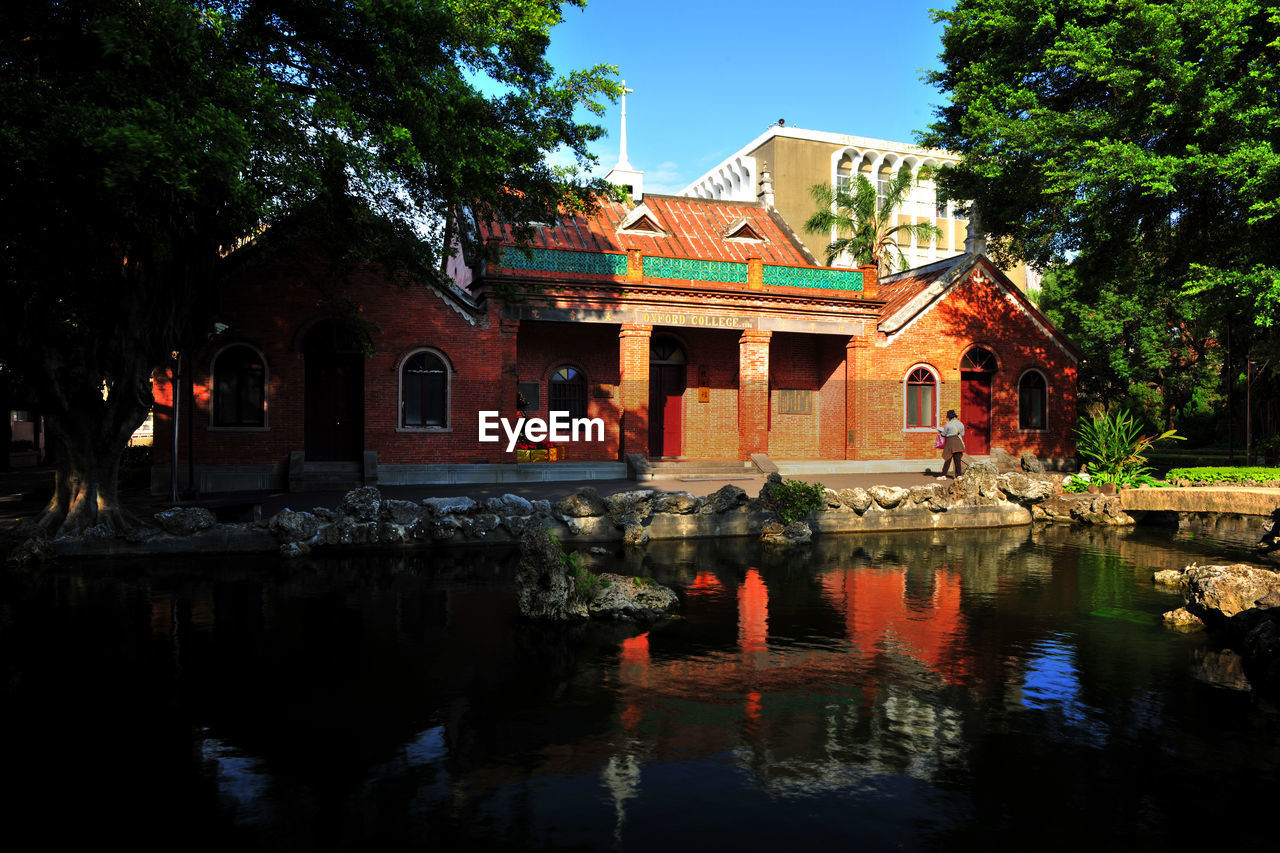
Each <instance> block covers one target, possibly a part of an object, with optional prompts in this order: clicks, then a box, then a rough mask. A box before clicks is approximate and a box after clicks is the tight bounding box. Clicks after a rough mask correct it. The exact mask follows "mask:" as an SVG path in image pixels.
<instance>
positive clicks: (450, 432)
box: [154, 196, 1078, 492]
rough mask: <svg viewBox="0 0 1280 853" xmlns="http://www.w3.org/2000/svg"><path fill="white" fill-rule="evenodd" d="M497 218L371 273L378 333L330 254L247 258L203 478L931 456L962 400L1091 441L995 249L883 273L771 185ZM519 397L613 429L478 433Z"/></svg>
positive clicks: (206, 386) (202, 403)
mask: <svg viewBox="0 0 1280 853" xmlns="http://www.w3.org/2000/svg"><path fill="white" fill-rule="evenodd" d="M766 198H767V196H766ZM481 230H482V233H481V235H480V236H481V237H482V238H483V239H485V240H486V241H487V242H489V244H490V245H491V247H492V248H493V249H494V254H495V256H496V257H497V258H498V260H497V262H494V263H488V264H485V263H483V262H478V261H477V262H473V263H468V261H469V260H471V259H468V258H464V257H458V258H455V259H454V261H453V263H452V264H451V266H450V274H451V276H452V280H453V286H452V287H449V288H446V289H440V288H437V287H431V286H427V285H424V284H421V283H416V282H411V281H404V280H399V279H392V278H389V277H387V276H384V275H380V274H378V273H377V272H375V271H373V270H364V271H362V272H361V273H360V274H359V275H357V276H356V278H355V281H354V282H353V286H352V287H351V289H350V290H349V291H347V292H346V296H347V297H348V298H350V299H351V300H353V301H354V303H355V305H356V306H357V311H358V316H359V318H360V323H359V325H361V326H363V327H364V328H365V329H366V330H368V334H367V337H366V338H364V339H362V338H361V335H360V333H359V332H358V330H357V328H356V327H355V326H354V325H352V324H350V323H348V322H346V321H344V320H338V319H335V318H334V317H332V316H331V315H330V314H329V313H328V312H327V311H326V309H325V308H324V307H323V306H324V305H325V304H326V303H325V302H324V301H323V300H322V299H321V296H320V289H318V288H317V287H316V284H315V281H316V278H317V276H320V275H321V273H320V272H319V271H318V269H307V268H303V267H297V266H293V267H285V266H280V267H278V268H275V269H273V270H271V271H265V270H264V271H260V272H259V273H257V274H256V276H255V277H254V278H253V279H252V280H246V281H244V282H243V283H242V285H241V286H240V287H239V288H237V291H236V293H234V294H232V297H231V298H230V299H228V300H227V303H226V304H227V305H228V306H230V307H229V308H228V310H226V311H225V312H224V313H223V315H222V316H220V318H219V319H220V320H221V321H222V322H223V323H225V324H226V327H227V328H226V330H225V331H224V332H222V333H221V334H219V335H218V336H217V337H216V338H215V339H214V340H213V341H212V342H211V343H210V345H209V346H208V347H207V348H206V349H205V351H203V352H201V353H198V354H197V355H196V356H195V358H194V359H193V364H194V370H193V371H192V374H193V379H194V382H193V388H192V390H191V393H189V394H188V393H187V392H185V391H183V392H182V393H180V398H181V399H182V400H183V401H184V402H183V405H182V407H181V409H182V411H181V414H180V427H179V441H178V466H177V467H178V474H179V481H180V483H181V484H182V485H184V486H185V485H186V483H187V482H188V481H194V482H195V483H196V484H197V486H198V487H199V488H200V490H201V491H206V492H207V491H218V490H226V489H249V488H279V487H282V486H284V485H286V484H290V483H292V484H293V485H294V486H298V485H302V484H304V483H305V484H310V485H314V484H317V483H319V482H323V481H324V480H326V479H329V480H332V481H334V482H335V483H336V482H339V481H340V482H344V483H349V482H356V481H364V482H381V483H414V482H419V483H423V482H480V481H494V480H517V479H526V478H554V477H561V478H586V477H593V476H596V477H613V476H624V472H625V470H626V468H625V460H626V458H627V456H628V454H639V455H641V456H643V457H649V458H655V457H658V458H664V457H671V458H681V459H717V460H745V459H748V458H750V456H751V455H752V454H768V455H769V457H770V458H771V459H773V460H774V461H775V462H776V463H778V464H779V465H780V466H781V467H782V470H783V472H784V473H788V472H796V473H799V472H802V471H808V470H923V469H924V468H925V467H926V466H929V465H933V466H935V467H936V466H937V464H938V452H937V451H936V450H934V436H935V435H936V427H937V426H938V425H940V424H941V423H942V421H943V419H944V417H945V412H946V411H947V409H951V408H953V409H956V410H957V411H959V412H961V418H962V420H964V422H965V423H966V425H967V428H968V435H967V441H968V446H969V452H970V455H977V456H982V455H983V454H985V453H986V452H987V450H988V448H1003V449H1004V450H1007V451H1009V452H1010V453H1013V454H1015V455H1016V454H1018V453H1020V452H1021V451H1023V450H1032V451H1034V452H1036V453H1037V454H1039V455H1040V456H1041V457H1046V458H1050V459H1054V458H1057V459H1064V458H1068V457H1070V456H1072V454H1073V452H1074V451H1073V446H1072V443H1071V437H1070V435H1071V430H1072V428H1073V426H1074V424H1075V419H1076V402H1075V395H1076V363H1077V358H1078V355H1077V351H1076V350H1075V348H1074V347H1073V346H1072V345H1071V343H1070V342H1069V341H1067V340H1066V339H1065V338H1063V336H1062V335H1061V334H1060V333H1059V332H1057V331H1056V330H1055V329H1054V328H1053V327H1052V325H1051V324H1050V323H1049V322H1048V321H1047V320H1046V319H1045V318H1044V316H1043V315H1042V314H1040V312H1039V311H1038V310H1037V309H1036V308H1035V306H1034V305H1032V304H1031V303H1030V302H1029V301H1027V299H1026V298H1025V296H1023V295H1022V293H1021V292H1020V291H1019V290H1018V289H1017V288H1016V287H1014V286H1013V285H1012V284H1011V283H1010V282H1009V281H1008V279H1007V278H1005V276H1004V275H1003V274H1002V273H1001V272H1000V271H999V270H998V269H997V268H996V267H995V266H994V265H993V264H992V263H991V262H990V261H989V260H988V259H987V258H986V257H985V256H983V255H981V254H966V255H961V256H958V257H954V258H950V259H947V260H943V261H938V262H936V263H934V264H931V265H929V266H926V267H921V268H918V269H915V270H908V271H907V272H904V273H899V274H897V275H894V276H891V277H888V278H886V279H883V280H880V281H877V280H876V277H875V271H874V269H871V268H864V269H855V270H848V269H830V268H825V267H820V266H818V265H817V264H816V263H815V261H814V258H813V257H812V255H810V254H809V253H808V251H807V250H806V249H805V248H804V246H803V244H802V243H801V242H800V241H799V240H798V239H797V238H796V235H795V234H794V233H793V232H792V231H791V230H790V229H789V228H788V227H787V225H786V224H785V223H784V222H783V220H782V219H781V218H780V217H779V215H778V214H777V213H776V211H774V210H772V209H771V207H769V206H768V205H766V204H754V203H749V202H735V201H725V200H711V199H697V198H677V197H665V196H648V197H646V198H645V199H644V201H643V202H642V203H631V204H624V203H620V202H614V201H606V202H603V203H602V205H601V207H600V209H599V210H598V211H597V212H596V213H594V214H592V215H590V216H576V217H569V218H566V219H564V220H563V221H561V222H559V223H556V224H554V225H551V226H541V227H538V228H537V229H536V234H535V237H534V240H533V242H532V245H531V246H529V247H528V248H523V249H522V248H519V247H517V246H516V245H515V241H514V240H513V239H512V235H511V232H510V230H509V229H505V228H487V229H486V228H482V229H481ZM369 349H371V350H372V352H371V353H370V352H368V350H369ZM170 389H171V384H170V380H169V378H168V377H162V378H160V379H158V380H157V382H156V388H155V391H156V396H157V400H158V401H159V403H160V406H159V408H158V410H159V411H160V413H161V416H160V417H159V418H158V424H157V438H156V450H155V460H156V461H155V469H154V471H155V485H156V486H157V488H163V487H164V486H165V485H166V484H167V483H168V478H169V459H168V457H169V446H170V445H169V441H170V438H169V435H170V433H169V425H170V423H171V420H170V416H169V414H168V409H167V404H168V403H169V399H170V397H171V390H170ZM519 400H523V402H524V404H525V405H524V414H525V415H526V416H528V417H539V418H546V417H547V416H548V413H549V412H550V411H567V412H569V413H570V414H571V416H573V417H585V418H599V419H600V420H601V421H603V424H604V430H603V438H602V440H593V441H577V442H559V443H558V445H559V446H558V448H557V449H558V451H559V453H560V455H561V456H562V461H558V462H555V463H546V464H542V463H517V462H516V453H515V452H513V451H509V450H508V441H507V439H506V438H505V436H503V437H502V438H501V440H500V441H495V442H482V441H480V440H479V436H480V426H481V424H480V417H481V415H480V413H481V412H484V411H490V412H492V411H497V412H500V413H501V414H502V415H503V416H505V417H507V418H509V419H511V420H513V421H514V420H515V418H516V416H517V406H518V401H519ZM498 434H499V435H500V436H501V435H502V433H501V430H499V433H498Z"/></svg>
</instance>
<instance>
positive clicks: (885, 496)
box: [867, 486, 911, 509]
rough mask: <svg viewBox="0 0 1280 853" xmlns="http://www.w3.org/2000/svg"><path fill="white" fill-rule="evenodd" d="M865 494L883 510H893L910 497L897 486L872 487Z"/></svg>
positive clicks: (909, 493)
mask: <svg viewBox="0 0 1280 853" xmlns="http://www.w3.org/2000/svg"><path fill="white" fill-rule="evenodd" d="M867 493H868V494H869V495H871V498H872V500H874V501H875V502H876V503H878V504H879V505H880V506H882V507H884V508H885V509H893V508H894V507H896V506H898V505H899V504H900V503H902V502H903V501H904V500H906V499H907V498H908V497H910V496H911V492H910V491H908V490H907V489H902V488H899V487H897V486H872V487H871V488H869V489H867Z"/></svg>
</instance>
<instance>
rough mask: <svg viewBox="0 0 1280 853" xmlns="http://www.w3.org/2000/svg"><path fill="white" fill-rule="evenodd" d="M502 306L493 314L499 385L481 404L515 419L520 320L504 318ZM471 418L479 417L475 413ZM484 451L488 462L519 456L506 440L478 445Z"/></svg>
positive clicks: (512, 460) (513, 459)
mask: <svg viewBox="0 0 1280 853" xmlns="http://www.w3.org/2000/svg"><path fill="white" fill-rule="evenodd" d="M500 312H501V307H496V309H495V311H494V313H495V314H497V315H498V316H497V317H495V318H493V319H497V321H498V353H497V355H498V377H497V379H498V381H497V387H496V388H492V389H490V390H489V394H488V396H489V403H486V404H485V405H483V406H481V407H480V408H483V409H493V408H496V409H497V410H498V411H499V413H500V416H501V417H504V418H515V417H516V416H517V412H516V406H517V396H518V393H519V392H518V389H517V385H516V380H517V379H518V378H519V373H518V371H517V370H516V366H517V353H518V351H519V350H518V347H517V344H518V342H519V338H520V321H519V320H511V319H507V318H503V317H501V314H500ZM470 417H473V418H474V417H478V416H477V415H476V414H475V413H474V412H473V413H471V415H470ZM478 446H479V447H481V448H484V450H485V456H486V461H487V462H514V461H516V457H515V454H514V453H507V452H506V450H507V443H506V441H498V442H494V443H493V444H480V445H478Z"/></svg>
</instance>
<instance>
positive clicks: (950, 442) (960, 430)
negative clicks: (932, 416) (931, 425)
mask: <svg viewBox="0 0 1280 853" xmlns="http://www.w3.org/2000/svg"><path fill="white" fill-rule="evenodd" d="M938 432H939V433H941V434H942V438H943V445H942V460H943V461H942V476H941V477H939V478H938V479H939V480H945V479H947V469H948V468H950V467H951V463H952V462H955V463H956V472H955V475H954V476H953V479H954V478H955V477H959V476H960V475H961V474H962V473H964V472H963V470H962V467H963V460H964V424H962V423H960V419H959V418H957V417H956V410H955V409H948V410H947V422H946V423H945V424H943V425H942V428H941V429H939V430H938Z"/></svg>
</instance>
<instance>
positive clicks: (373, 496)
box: [338, 486, 382, 521]
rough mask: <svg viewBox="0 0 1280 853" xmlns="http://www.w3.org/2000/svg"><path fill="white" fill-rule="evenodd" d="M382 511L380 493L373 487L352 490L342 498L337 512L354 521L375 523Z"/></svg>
mask: <svg viewBox="0 0 1280 853" xmlns="http://www.w3.org/2000/svg"><path fill="white" fill-rule="evenodd" d="M381 509H382V492H380V491H378V490H377V488H375V487H374V486H361V487H360V488H358V489H352V490H351V491H349V492H347V493H346V494H345V495H343V497H342V503H340V504H338V512H340V513H341V514H342V515H345V516H349V517H351V518H353V519H355V520H356V521H377V519H378V514H379V512H380V511H381Z"/></svg>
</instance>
